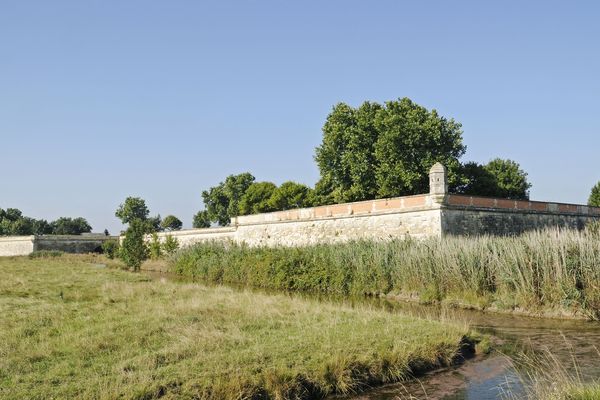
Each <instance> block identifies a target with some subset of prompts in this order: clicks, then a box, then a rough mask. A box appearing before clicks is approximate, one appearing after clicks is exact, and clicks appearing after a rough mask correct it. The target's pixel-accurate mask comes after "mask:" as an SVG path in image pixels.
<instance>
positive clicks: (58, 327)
mask: <svg viewBox="0 0 600 400" xmlns="http://www.w3.org/2000/svg"><path fill="white" fill-rule="evenodd" d="M86 257H88V258H89V256H82V257H81V258H79V257H75V256H72V255H66V256H65V257H64V258H50V259H28V258H26V257H21V258H0V270H2V271H3V279H2V280H0V309H1V310H2V312H1V313H0V326H2V329H0V354H1V355H2V357H0V397H1V398H3V399H22V398H80V399H115V398H123V399H154V398H197V399H206V400H213V399H214V400H217V399H218V400H228V399H310V398H323V397H324V396H325V395H327V394H330V393H353V392H358V391H360V390H363V389H365V388H368V387H371V386H373V385H376V384H380V383H387V382H395V381H401V380H406V379H409V378H410V377H411V376H413V375H415V374H419V373H421V372H424V371H426V370H429V369H432V368H436V367H439V366H444V365H448V364H451V363H453V362H455V361H457V360H459V359H460V357H461V353H462V352H463V351H465V350H470V349H471V348H472V340H471V339H470V334H469V331H468V327H467V326H466V325H465V324H460V323H459V324H456V323H440V322H435V321H430V320H424V319H418V318H414V317H408V316H403V315H399V314H392V313H389V312H386V311H384V310H380V309H373V308H370V307H368V306H355V307H352V306H350V305H344V304H334V303H328V302H319V301H317V300H306V299H299V298H292V297H290V296H287V295H283V294H282V295H266V294H259V293H255V292H251V291H238V290H233V289H229V288H226V287H206V286H203V285H199V284H189V283H187V284H184V283H175V282H169V281H165V280H156V281H152V280H150V279H149V278H148V277H146V276H144V275H140V274H131V273H128V272H125V271H120V270H118V269H109V268H96V267H94V265H95V264H90V263H88V262H83V261H82V260H87V258H86ZM95 257H96V258H95V259H94V260H90V261H93V262H94V263H97V262H98V260H97V258H98V257H100V256H95Z"/></svg>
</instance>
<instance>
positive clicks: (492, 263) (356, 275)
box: [171, 230, 600, 319]
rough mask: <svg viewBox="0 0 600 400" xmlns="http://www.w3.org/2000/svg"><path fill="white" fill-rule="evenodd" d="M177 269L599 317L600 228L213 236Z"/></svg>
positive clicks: (243, 280)
mask: <svg viewBox="0 0 600 400" xmlns="http://www.w3.org/2000/svg"><path fill="white" fill-rule="evenodd" d="M171 270H172V271H173V272H176V273H179V274H181V275H184V276H188V277H192V278H194V279H199V280H203V281H209V282H217V283H220V282H226V283H240V284H245V285H250V286H255V287H271V288H274V289H282V290H307V291H314V292H326V293H337V294H352V295H364V294H376V295H381V294H384V295H395V296H400V297H402V298H409V299H416V300H419V301H421V302H423V303H430V302H442V303H445V304H448V305H456V306H462V307H473V308H477V309H491V310H498V311H505V310H506V311H518V312H527V313H533V314H544V315H549V316H556V317H558V316H579V317H586V318H590V319H599V318H600V235H598V233H594V232H578V231H569V230H547V231H541V232H530V233H527V234H524V235H521V236H517V237H448V238H444V239H442V240H439V239H431V240H424V241H417V240H392V241H388V242H372V241H371V242H369V241H363V242H353V243H343V244H329V245H326V244H323V245H315V246H308V247H302V248H283V247H280V248H249V247H246V246H242V245H235V244H222V243H221V244H219V243H205V244H198V245H195V246H192V247H190V248H187V249H183V250H181V251H180V252H179V254H178V256H177V257H176V258H175V259H174V261H173V264H172V267H171Z"/></svg>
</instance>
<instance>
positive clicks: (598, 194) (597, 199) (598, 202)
mask: <svg viewBox="0 0 600 400" xmlns="http://www.w3.org/2000/svg"><path fill="white" fill-rule="evenodd" d="M588 205H590V206H592V207H600V182H598V183H597V184H596V185H595V186H594V187H593V188H592V193H590V198H589V199H588Z"/></svg>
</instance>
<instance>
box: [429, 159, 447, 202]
mask: <svg viewBox="0 0 600 400" xmlns="http://www.w3.org/2000/svg"><path fill="white" fill-rule="evenodd" d="M429 194H430V195H431V196H432V197H433V198H434V201H435V202H436V203H441V202H442V201H444V197H445V196H446V195H447V194H448V170H447V169H446V167H445V166H444V165H442V164H441V163H439V162H438V163H435V164H434V165H433V167H431V170H429Z"/></svg>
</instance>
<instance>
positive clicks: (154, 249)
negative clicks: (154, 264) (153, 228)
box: [148, 232, 162, 260]
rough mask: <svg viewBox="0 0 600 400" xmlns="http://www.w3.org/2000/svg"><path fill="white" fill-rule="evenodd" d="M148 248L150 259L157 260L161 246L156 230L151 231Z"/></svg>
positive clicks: (160, 253)
mask: <svg viewBox="0 0 600 400" xmlns="http://www.w3.org/2000/svg"><path fill="white" fill-rule="evenodd" d="M148 250H149V252H150V258H151V259H152V260H158V259H159V258H160V257H161V256H162V246H161V244H160V240H159V239H158V234H157V233H156V232H154V233H152V239H151V240H150V244H149V245H148Z"/></svg>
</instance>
